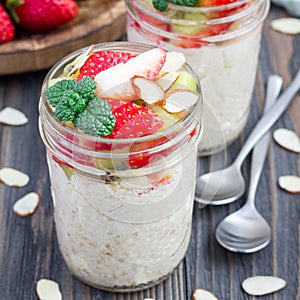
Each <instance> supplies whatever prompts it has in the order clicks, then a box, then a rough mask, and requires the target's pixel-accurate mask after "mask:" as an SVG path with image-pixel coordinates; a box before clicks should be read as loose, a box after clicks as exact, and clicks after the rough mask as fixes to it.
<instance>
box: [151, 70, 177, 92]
mask: <svg viewBox="0 0 300 300" xmlns="http://www.w3.org/2000/svg"><path fill="white" fill-rule="evenodd" d="M178 77H179V73H178V72H170V73H166V74H164V75H162V76H161V77H159V78H158V79H156V81H155V82H156V83H157V84H158V85H159V86H160V87H161V88H162V90H163V91H166V90H168V89H169V88H170V87H171V86H172V84H173V83H174V82H175V81H176V80H177V78H178Z"/></svg>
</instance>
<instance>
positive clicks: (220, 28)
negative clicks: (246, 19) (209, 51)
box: [173, 23, 231, 49]
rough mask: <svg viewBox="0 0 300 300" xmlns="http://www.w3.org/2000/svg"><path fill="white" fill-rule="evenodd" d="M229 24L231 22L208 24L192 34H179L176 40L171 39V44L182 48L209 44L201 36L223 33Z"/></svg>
mask: <svg viewBox="0 0 300 300" xmlns="http://www.w3.org/2000/svg"><path fill="white" fill-rule="evenodd" d="M230 25H231V23H226V24H215V25H208V26H207V27H205V28H204V29H202V30H201V31H199V32H197V33H196V34H194V35H191V36H181V37H180V38H179V39H178V40H175V41H173V44H174V45H176V46H178V47H181V48H184V49H188V48H200V47H203V46H205V45H207V44H209V42H208V41H205V40H202V39H203V38H205V37H210V36H214V35H219V34H223V33H225V32H226V31H227V30H228V28H229V27H230Z"/></svg>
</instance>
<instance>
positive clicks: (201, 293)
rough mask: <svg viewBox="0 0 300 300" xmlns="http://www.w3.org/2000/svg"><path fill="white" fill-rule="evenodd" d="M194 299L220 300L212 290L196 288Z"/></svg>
mask: <svg viewBox="0 0 300 300" xmlns="http://www.w3.org/2000/svg"><path fill="white" fill-rule="evenodd" d="M192 299H193V300H218V298H217V297H216V296H215V295H214V294H212V293H211V292H209V291H207V290H203V289H196V290H195V291H194V293H193V297H192Z"/></svg>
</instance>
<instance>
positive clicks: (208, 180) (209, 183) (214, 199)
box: [195, 69, 300, 205]
mask: <svg viewBox="0 0 300 300" xmlns="http://www.w3.org/2000/svg"><path fill="white" fill-rule="evenodd" d="M271 78H272V81H273V79H274V80H275V82H276V83H275V86H274V87H270V92H272V91H273V93H275V94H276V93H278V88H279V86H280V85H281V82H282V80H281V78H280V77H279V76H276V75H273V76H271ZM299 88H300V69H299V70H298V72H297V74H296V76H295V78H294V80H293V81H292V83H291V85H290V86H289V87H288V88H287V89H286V90H285V92H284V93H283V94H282V95H281V96H280V97H279V98H278V101H277V102H276V103H275V104H274V105H273V106H272V107H271V108H270V109H269V110H268V112H267V113H266V114H265V115H264V116H262V118H261V119H260V120H259V121H258V123H257V124H256V126H255V128H254V129H253V131H252V132H251V134H250V135H249V137H248V139H247V140H246V142H245V144H244V146H243V148H242V149H241V151H240V153H239V155H238V156H237V158H236V159H235V161H234V163H233V164H232V165H231V166H229V167H228V168H226V169H223V170H219V171H214V172H211V173H207V174H204V175H201V176H200V177H198V178H197V184H196V190H195V200H196V201H198V202H200V203H205V204H212V205H221V204H226V203H230V202H233V201H235V200H236V199H238V198H239V197H240V196H241V195H243V194H244V191H245V182H244V179H243V177H242V174H241V170H240V169H241V165H242V163H243V161H244V159H245V158H246V156H247V155H248V153H249V152H250V150H251V149H252V148H253V147H254V145H255V144H256V143H257V141H258V140H259V139H260V138H261V137H262V136H263V135H264V134H265V133H266V132H267V131H268V130H269V129H270V128H271V126H272V125H273V124H274V123H275V122H276V121H277V120H278V118H279V117H280V116H281V114H282V113H283V112H284V111H285V109H286V108H287V106H288V105H289V103H290V102H291V100H292V98H293V96H294V95H295V94H296V93H297V91H298V89H299ZM279 89H280V88H279Z"/></svg>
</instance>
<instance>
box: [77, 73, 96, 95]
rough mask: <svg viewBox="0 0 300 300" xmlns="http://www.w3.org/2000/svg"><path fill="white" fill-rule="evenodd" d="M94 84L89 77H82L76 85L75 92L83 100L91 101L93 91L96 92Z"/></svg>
mask: <svg viewBox="0 0 300 300" xmlns="http://www.w3.org/2000/svg"><path fill="white" fill-rule="evenodd" d="M96 86H97V84H96V82H95V81H94V80H93V79H92V78H91V77H88V76H86V77H83V78H82V79H81V80H80V81H78V82H77V84H76V92H77V93H78V94H79V95H80V96H81V97H82V98H84V99H87V100H89V99H92V98H94V94H95V90H96Z"/></svg>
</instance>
